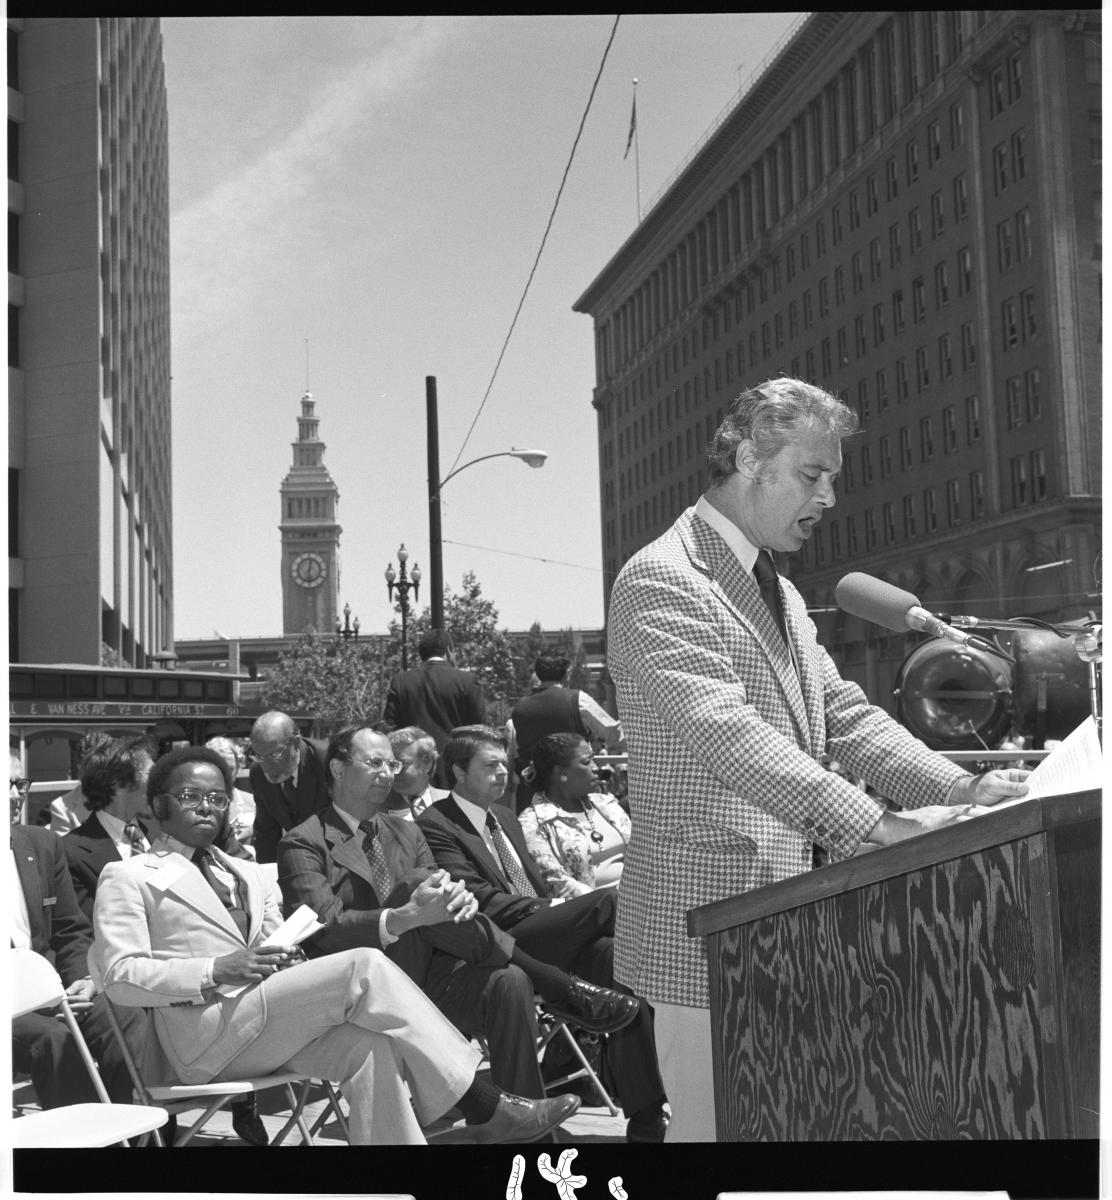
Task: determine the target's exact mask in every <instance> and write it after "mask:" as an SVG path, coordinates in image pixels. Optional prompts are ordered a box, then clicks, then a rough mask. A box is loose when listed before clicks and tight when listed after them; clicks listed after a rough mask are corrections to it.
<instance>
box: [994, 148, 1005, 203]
mask: <svg viewBox="0 0 1112 1200" xmlns="http://www.w3.org/2000/svg"><path fill="white" fill-rule="evenodd" d="M1007 186H1008V145H1007V143H1006V142H1001V143H1000V144H999V145H998V146H993V148H992V191H993V195H996V196H999V195H1000V193H1001V192H1002V191H1003V190H1004V189H1005V188H1006V187H1007Z"/></svg>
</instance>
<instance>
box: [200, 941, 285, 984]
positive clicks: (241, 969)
mask: <svg viewBox="0 0 1112 1200" xmlns="http://www.w3.org/2000/svg"><path fill="white" fill-rule="evenodd" d="M304 961H305V953H304V951H302V950H300V949H299V948H298V947H297V946H267V947H265V948H263V947H261V946H244V947H243V949H242V950H233V951H232V952H231V954H222V955H220V957H219V958H217V959H216V960H215V961H214V962H213V964H212V980H213V983H217V984H220V983H228V984H233V985H240V984H248V983H261V982H262V981H263V980H264V979H269V978H270V976H271V975H276V974H277V973H278V972H279V971H284V970H285V969H286V967H292V966H295V965H296V964H297V963H299V962H304Z"/></svg>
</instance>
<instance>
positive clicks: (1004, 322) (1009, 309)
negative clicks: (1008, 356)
mask: <svg viewBox="0 0 1112 1200" xmlns="http://www.w3.org/2000/svg"><path fill="white" fill-rule="evenodd" d="M1000 326H1001V331H1002V333H1003V337H1004V349H1005V350H1012V349H1014V348H1015V347H1016V346H1018V345H1019V313H1018V309H1017V308H1016V302H1015V300H1013V299H1011V298H1009V299H1007V300H1005V301H1004V302H1003V304H1001V305H1000Z"/></svg>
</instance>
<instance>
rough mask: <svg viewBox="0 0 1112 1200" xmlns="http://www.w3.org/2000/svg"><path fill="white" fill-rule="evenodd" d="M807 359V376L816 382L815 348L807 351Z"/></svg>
mask: <svg viewBox="0 0 1112 1200" xmlns="http://www.w3.org/2000/svg"><path fill="white" fill-rule="evenodd" d="M806 361H807V378H808V379H809V380H810V381H811V382H812V383H814V382H815V352H814V350H808V351H807V355H806Z"/></svg>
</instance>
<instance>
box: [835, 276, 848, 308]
mask: <svg viewBox="0 0 1112 1200" xmlns="http://www.w3.org/2000/svg"><path fill="white" fill-rule="evenodd" d="M845 302H846V269H845V267H835V268H834V307H835V308H841V307H842V305H843V304H845Z"/></svg>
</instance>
